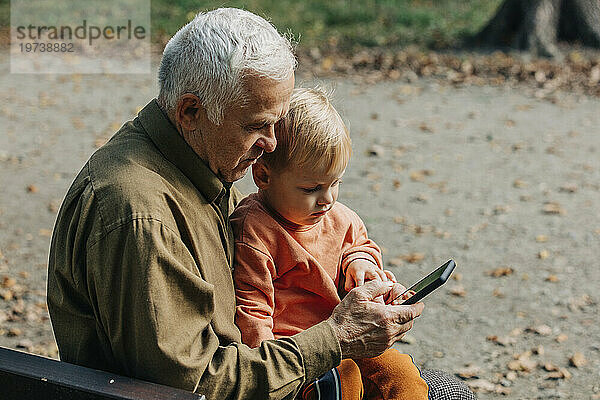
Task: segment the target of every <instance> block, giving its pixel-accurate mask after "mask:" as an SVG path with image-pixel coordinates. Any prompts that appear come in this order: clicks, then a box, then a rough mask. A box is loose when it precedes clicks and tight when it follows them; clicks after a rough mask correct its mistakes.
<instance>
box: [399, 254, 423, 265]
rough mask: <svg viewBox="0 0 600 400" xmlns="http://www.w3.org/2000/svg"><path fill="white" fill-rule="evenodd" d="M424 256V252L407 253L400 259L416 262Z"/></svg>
mask: <svg viewBox="0 0 600 400" xmlns="http://www.w3.org/2000/svg"><path fill="white" fill-rule="evenodd" d="M424 258H425V254H423V253H410V254H408V255H405V256H402V259H403V260H404V261H406V262H409V263H411V264H415V263H418V262H419V261H422V260H423V259H424Z"/></svg>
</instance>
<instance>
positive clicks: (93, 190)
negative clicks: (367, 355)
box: [48, 100, 341, 400]
mask: <svg viewBox="0 0 600 400" xmlns="http://www.w3.org/2000/svg"><path fill="white" fill-rule="evenodd" d="M223 145H224V146H226V145H227V143H223ZM239 200H240V196H239V192H238V191H237V189H235V188H232V189H231V190H230V189H229V187H228V185H224V184H223V183H222V182H221V181H220V180H219V179H218V178H217V177H216V176H215V175H214V174H213V173H212V172H211V170H210V169H209V168H208V167H207V166H206V165H205V164H204V163H203V162H202V160H201V159H200V158H198V156H197V155H196V153H194V151H193V150H192V149H191V148H190V147H189V146H188V145H187V143H186V142H185V141H184V140H183V139H182V137H181V136H180V135H179V134H178V132H177V131H176V129H175V128H174V126H173V125H172V124H171V123H170V121H169V120H168V119H167V118H166V116H165V115H164V113H163V112H162V111H161V109H160V107H159V106H158V104H157V103H156V100H153V101H151V102H150V103H149V104H148V105H147V106H146V107H145V108H144V109H143V110H142V111H141V112H140V113H139V115H138V116H137V118H135V119H134V120H133V121H130V122H127V123H126V124H125V125H124V126H123V127H122V128H121V129H120V130H119V132H117V133H116V134H115V135H114V136H113V138H112V139H111V140H110V141H109V142H108V143H107V144H106V145H104V146H102V147H101V148H100V149H98V151H96V152H95V153H94V154H93V155H92V156H91V157H90V159H89V161H88V162H87V163H86V164H85V166H84V167H83V169H82V170H81V172H80V173H79V175H78V176H77V177H76V178H75V181H74V182H73V184H72V186H71V188H70V189H69V191H68V193H67V195H66V197H65V199H64V201H63V204H62V206H61V210H60V212H59V215H58V219H57V221H56V226H55V228H54V233H53V236H52V244H51V248H50V259H49V264H48V308H49V311H50V317H51V321H52V326H53V329H54V334H55V337H56V341H57V344H58V348H59V352H60V357H61V359H62V360H63V361H67V362H71V363H75V364H80V365H84V366H87V367H91V368H96V369H101V370H106V371H111V372H115V373H118V374H123V375H127V376H131V377H135V378H139V379H144V380H148V381H152V382H157V383H162V384H166V385H170V386H175V387H179V388H183V389H187V390H190V391H192V390H193V391H196V392H198V393H202V394H205V395H206V396H207V398H208V400H213V399H230V398H231V399H250V398H252V399H267V398H274V399H279V398H292V397H294V396H295V394H296V393H297V391H298V390H299V388H300V386H301V385H302V383H304V382H305V381H306V380H311V379H314V378H316V377H317V376H319V375H321V374H323V373H324V372H326V371H327V370H328V369H330V368H333V367H335V366H336V365H338V364H339V362H340V361H341V350H340V346H339V343H338V341H337V339H336V338H335V336H334V335H333V332H332V330H331V327H330V325H329V324H328V323H326V322H323V323H321V324H319V325H316V326H314V327H312V328H310V329H308V330H307V331H305V332H302V333H300V334H298V335H296V336H293V337H291V338H287V339H281V340H274V341H266V342H263V344H262V345H261V346H260V347H259V348H256V349H250V348H248V347H247V346H245V345H243V344H241V340H240V332H239V330H238V328H237V327H236V326H235V324H234V314H235V296H234V289H233V281H232V277H231V266H232V265H233V264H232V260H233V234H232V231H231V226H230V224H229V214H230V213H231V211H233V208H234V207H235V205H236V204H237V202H238V201H239Z"/></svg>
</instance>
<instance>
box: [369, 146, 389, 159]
mask: <svg viewBox="0 0 600 400" xmlns="http://www.w3.org/2000/svg"><path fill="white" fill-rule="evenodd" d="M384 153H385V148H384V147H383V146H381V145H378V144H374V145H373V146H371V147H370V148H369V150H367V154H368V155H369V156H371V157H381V156H383V154H384Z"/></svg>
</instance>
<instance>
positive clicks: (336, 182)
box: [331, 179, 342, 186]
mask: <svg viewBox="0 0 600 400" xmlns="http://www.w3.org/2000/svg"><path fill="white" fill-rule="evenodd" d="M340 183H342V180H341V179H338V180H337V181H335V182H333V183H332V184H331V186H337V185H339V184H340Z"/></svg>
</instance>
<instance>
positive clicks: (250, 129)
mask: <svg viewBox="0 0 600 400" xmlns="http://www.w3.org/2000/svg"><path fill="white" fill-rule="evenodd" d="M266 126H267V124H266V123H264V124H261V125H250V126H248V127H247V128H246V130H247V131H248V132H254V131H260V130H261V129H264V128H265V127H266Z"/></svg>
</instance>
